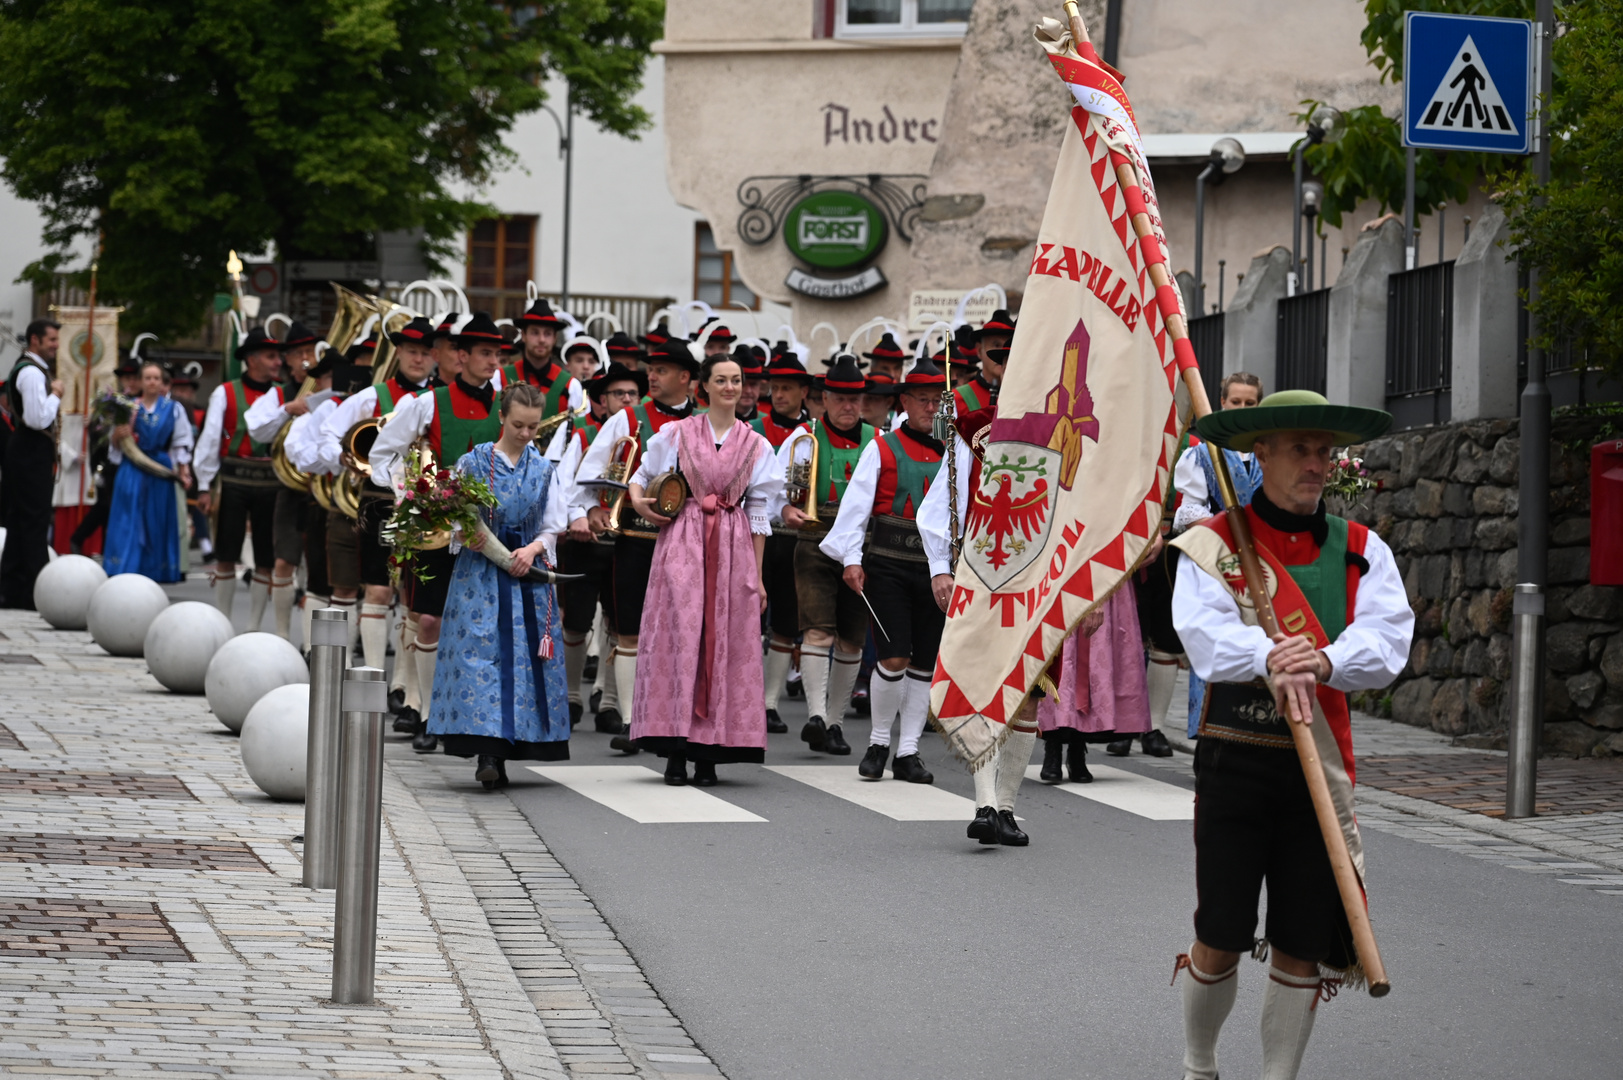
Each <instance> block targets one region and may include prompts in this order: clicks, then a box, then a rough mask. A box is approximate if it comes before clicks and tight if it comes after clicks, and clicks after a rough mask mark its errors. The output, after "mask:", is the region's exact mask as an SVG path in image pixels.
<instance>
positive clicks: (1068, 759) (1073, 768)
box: [1065, 742, 1093, 784]
mask: <svg viewBox="0 0 1623 1080" xmlns="http://www.w3.org/2000/svg"><path fill="white" fill-rule="evenodd" d="M1065 768H1066V769H1067V770H1068V771H1069V772H1070V774H1071V783H1073V784H1091V783H1093V774H1092V773H1090V772H1089V771H1088V744H1087V743H1085V742H1074V743H1072V744H1071V745H1070V748H1069V751H1068V753H1067V754H1066V755H1065Z"/></svg>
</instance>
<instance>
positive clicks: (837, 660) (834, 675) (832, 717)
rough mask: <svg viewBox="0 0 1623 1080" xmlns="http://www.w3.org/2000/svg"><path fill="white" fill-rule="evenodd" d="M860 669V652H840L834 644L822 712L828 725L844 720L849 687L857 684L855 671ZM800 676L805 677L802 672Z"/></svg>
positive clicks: (849, 696)
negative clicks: (825, 705)
mask: <svg viewBox="0 0 1623 1080" xmlns="http://www.w3.org/2000/svg"><path fill="white" fill-rule="evenodd" d="M801 666H802V667H804V666H805V657H804V656H802V657H801ZM861 670H862V654H861V653H859V652H853V653H847V652H841V651H840V650H839V647H838V646H835V649H834V664H833V667H832V668H831V669H830V671H829V676H828V706H827V708H828V712H826V713H824V714H823V719H824V720H827V721H828V724H829V726H830V727H833V726H834V725H835V724H839V723H843V722H844V721H845V710H846V707H847V706H849V705H850V704H851V688H852V687H853V686H855V685H856V684H857V673H858V672H860V671H861ZM801 678H802V679H804V678H805V673H804V672H802V673H801Z"/></svg>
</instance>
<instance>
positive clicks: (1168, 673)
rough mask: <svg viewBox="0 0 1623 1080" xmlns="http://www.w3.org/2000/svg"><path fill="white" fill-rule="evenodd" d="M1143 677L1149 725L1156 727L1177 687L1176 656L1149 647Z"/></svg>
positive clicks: (1159, 724) (1168, 706)
mask: <svg viewBox="0 0 1623 1080" xmlns="http://www.w3.org/2000/svg"><path fill="white" fill-rule="evenodd" d="M1144 678H1145V681H1146V682H1147V683H1148V684H1149V698H1150V726H1151V727H1152V728H1158V727H1160V726H1161V721H1162V720H1165V719H1166V715H1167V710H1168V709H1170V708H1171V707H1172V693H1173V691H1174V690H1176V689H1177V688H1178V658H1177V657H1176V656H1173V655H1172V654H1171V653H1163V652H1156V651H1155V650H1154V649H1151V650H1150V663H1149V667H1148V668H1146V669H1145V672H1144Z"/></svg>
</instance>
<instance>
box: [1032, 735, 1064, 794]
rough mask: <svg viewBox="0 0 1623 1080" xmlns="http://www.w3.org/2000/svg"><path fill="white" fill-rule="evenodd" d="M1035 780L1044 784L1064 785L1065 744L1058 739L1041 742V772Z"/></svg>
mask: <svg viewBox="0 0 1623 1080" xmlns="http://www.w3.org/2000/svg"><path fill="white" fill-rule="evenodd" d="M1037 779H1039V780H1041V781H1042V782H1043V783H1045V784H1060V783H1064V781H1065V744H1064V743H1062V742H1060V741H1059V740H1058V739H1044V740H1043V771H1042V772H1040V773H1038V774H1037Z"/></svg>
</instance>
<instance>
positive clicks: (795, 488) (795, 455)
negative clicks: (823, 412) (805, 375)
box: [785, 419, 822, 529]
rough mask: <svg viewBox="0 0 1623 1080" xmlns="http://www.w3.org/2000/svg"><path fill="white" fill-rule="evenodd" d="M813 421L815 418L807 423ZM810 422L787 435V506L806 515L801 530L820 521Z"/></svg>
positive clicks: (814, 443)
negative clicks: (803, 427)
mask: <svg viewBox="0 0 1623 1080" xmlns="http://www.w3.org/2000/svg"><path fill="white" fill-rule="evenodd" d="M816 423H817V421H816V420H815V419H814V420H812V422H811V424H816ZM811 424H808V425H807V426H806V429H805V430H803V431H797V432H795V433H794V434H793V435H791V436H789V469H788V476H787V477H786V478H785V487H786V489H787V494H788V496H789V505H790V506H793V507H795V508H796V509H798V510H799V511H800V512H801V513H803V514H805V515H806V521H805V524H803V525H801V528H802V529H811V528H815V527H817V526H818V525H821V524H822V518H820V517H819V516H818V514H817V457H818V453H817V436H816V434H815V433H814V431H813V428H812V426H811Z"/></svg>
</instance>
